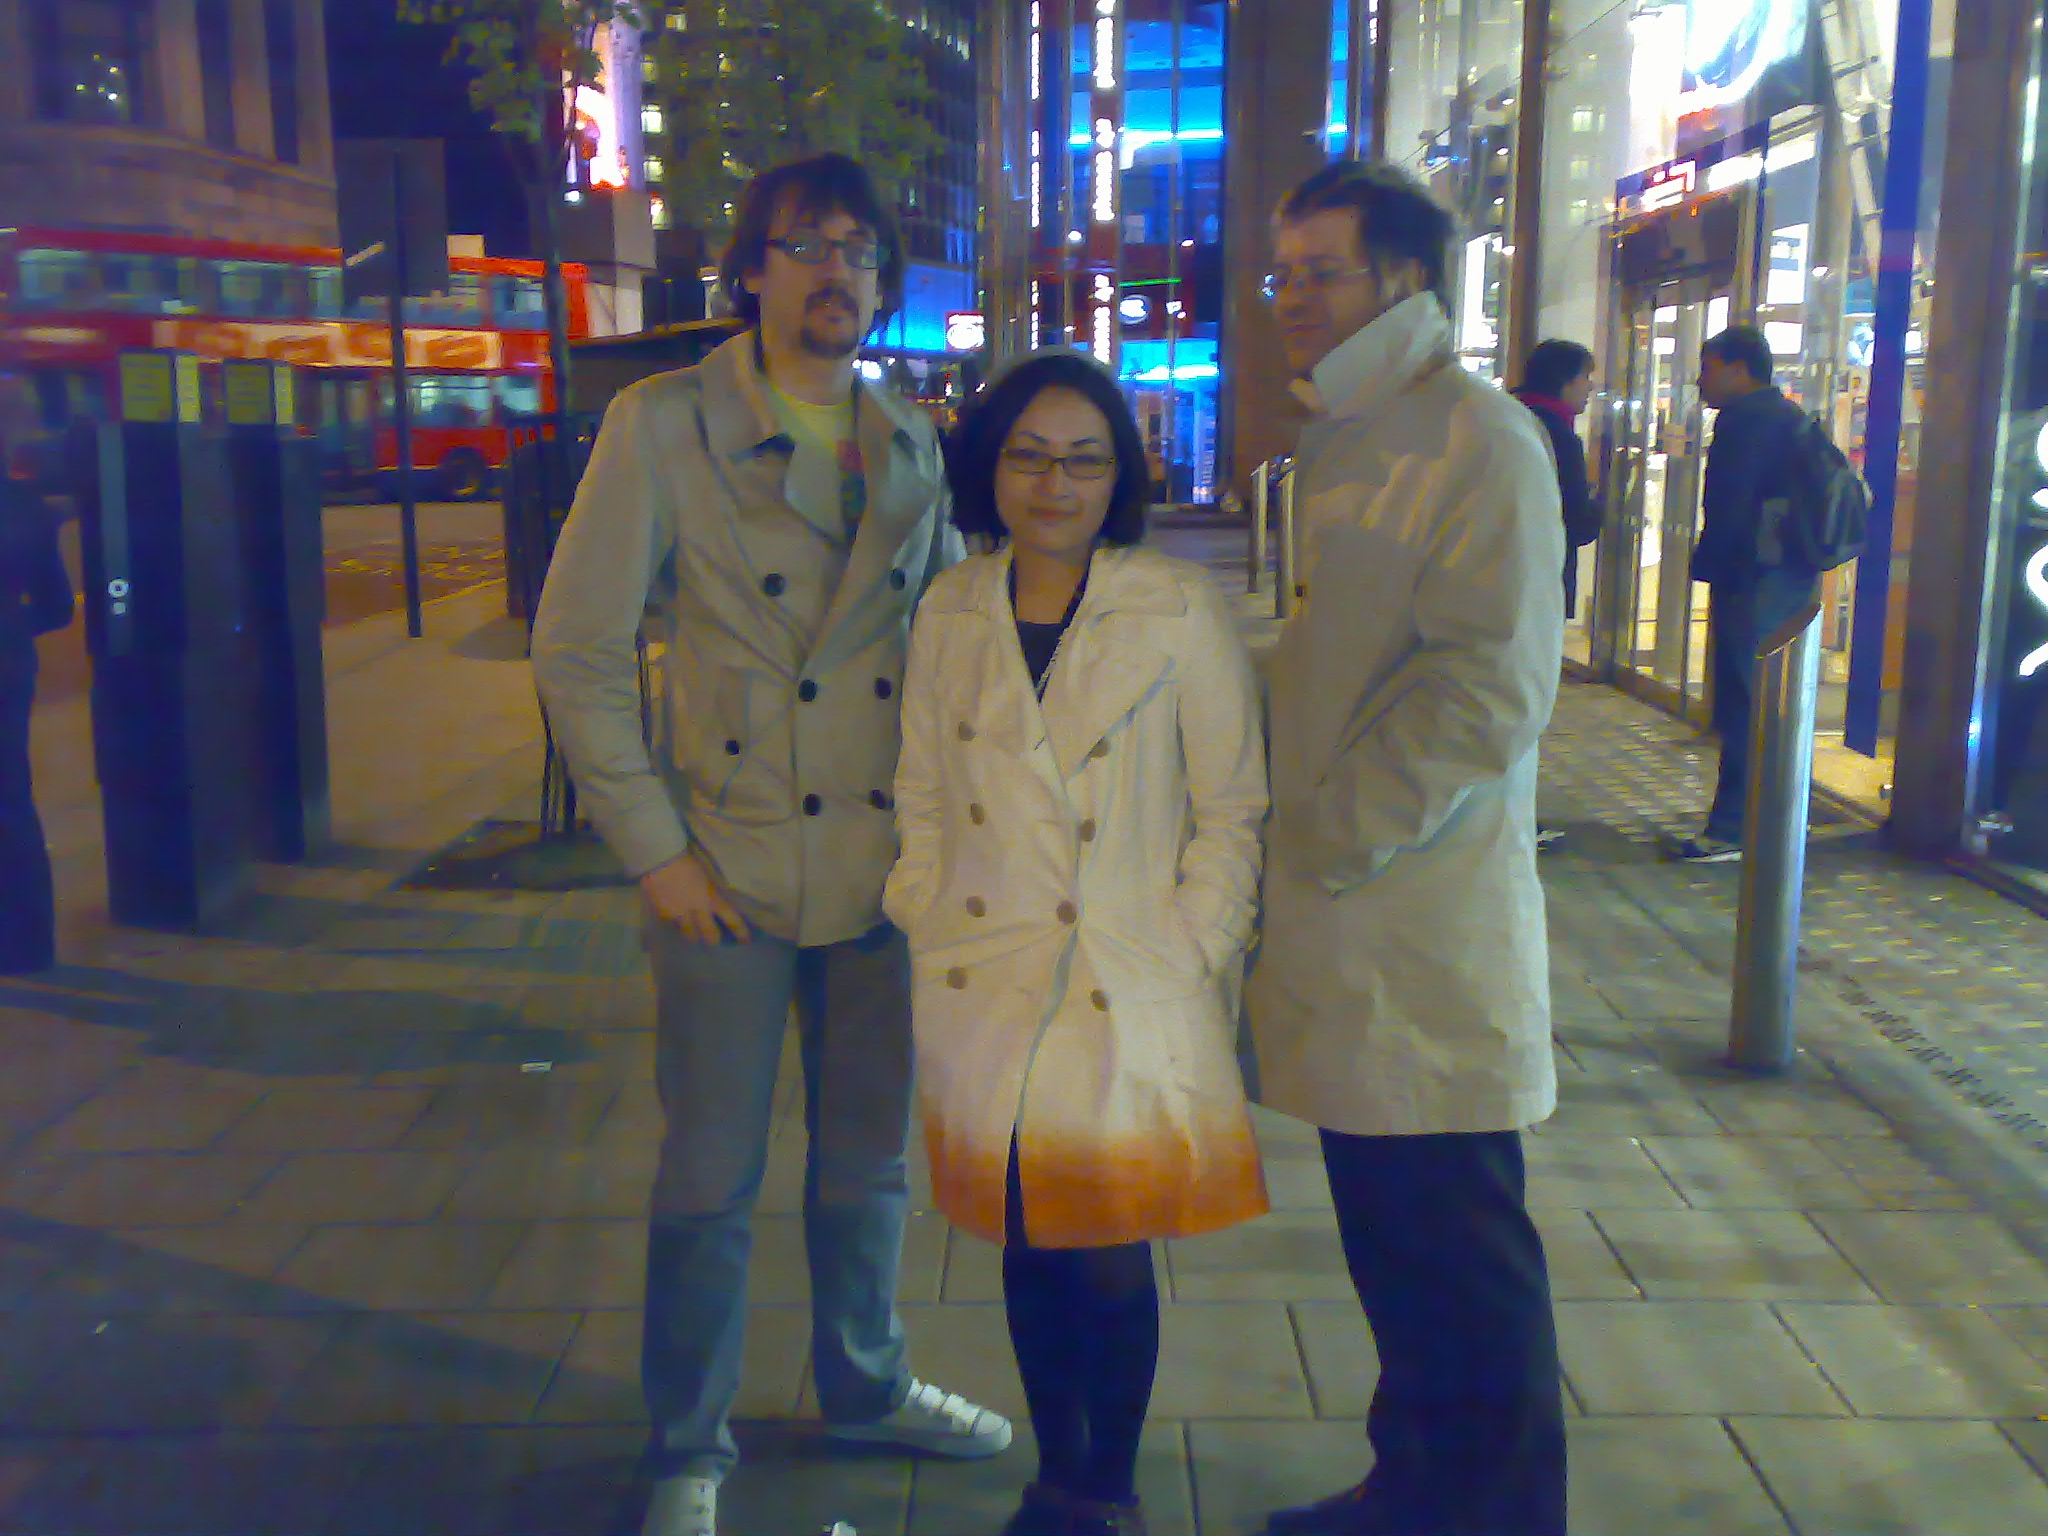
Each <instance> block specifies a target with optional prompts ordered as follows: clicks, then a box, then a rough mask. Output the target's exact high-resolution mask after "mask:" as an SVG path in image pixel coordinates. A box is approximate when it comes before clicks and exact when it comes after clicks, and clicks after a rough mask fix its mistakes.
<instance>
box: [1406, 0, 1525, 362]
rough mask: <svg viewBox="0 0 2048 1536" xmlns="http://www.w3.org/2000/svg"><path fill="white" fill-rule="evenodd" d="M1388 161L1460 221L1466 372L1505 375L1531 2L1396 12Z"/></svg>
mask: <svg viewBox="0 0 2048 1536" xmlns="http://www.w3.org/2000/svg"><path fill="white" fill-rule="evenodd" d="M1391 42H1392V47H1393V58H1392V60H1391V61H1390V65H1391V67H1390V69H1389V71H1388V82H1389V83H1388V92H1387V144H1386V158H1388V159H1389V160H1392V161H1394V162H1395V163H1396V164H1397V165H1401V166H1404V167H1406V168H1407V169H1408V170H1411V171H1413V172H1415V173H1416V174H1417V175H1418V176H1420V177H1421V178H1422V179H1423V180H1424V181H1425V182H1427V183H1428V184H1429V186H1430V188H1431V189H1432V190H1433V191H1434V192H1435V193H1436V195H1437V197H1438V198H1439V199H1440V200H1441V201H1442V202H1443V203H1444V205H1445V206H1446V207H1448V208H1449V209H1450V210H1451V211H1452V213H1453V214H1454V215H1455V216H1456V218H1457V222H1458V228H1459V231H1460V233H1461V236H1462V244H1461V246H1460V248H1459V251H1458V260H1457V270H1456V271H1455V273H1454V274H1453V275H1452V280H1451V289H1452V297H1453V307H1454V309H1455V311H1456V313H1455V314H1454V316H1453V319H1454V320H1455V321H1456V324H1457V334H1458V351H1459V355H1460V356H1461V357H1462V359H1463V360H1464V363H1465V366H1466V367H1467V368H1470V369H1472V370H1473V371H1474V372H1476V373H1480V374H1483V375H1485V376H1486V377H1488V378H1501V377H1502V376H1503V374H1504V372H1505V371H1506V364H1505V361H1504V359H1503V358H1502V357H1501V355H1500V353H1501V342H1502V334H1503V321H1504V313H1505V302H1506V284H1507V254H1508V253H1507V249H1506V248H1507V246H1508V245H1509V244H1510V243H1511V236H1510V226H1509V220H1510V218H1511V217H1512V215H1511V213H1510V202H1511V194H1512V191H1513V186H1514V159H1515V123H1516V113H1517V100H1516V97H1517V93H1518V91H1519V90H1520V87H1521V71H1522V0H1422V3H1421V4H1420V5H1414V6H1403V7H1400V8H1398V10H1397V11H1396V13H1395V18H1394V23H1393V27H1392V31H1391Z"/></svg>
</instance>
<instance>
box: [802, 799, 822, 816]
mask: <svg viewBox="0 0 2048 1536" xmlns="http://www.w3.org/2000/svg"><path fill="white" fill-rule="evenodd" d="M824 809H825V802H824V801H822V800H820V799H819V798H818V797H817V796H816V795H805V796H804V814H805V815H806V816H815V815H817V814H818V813H819V812H820V811H822V810H824Z"/></svg>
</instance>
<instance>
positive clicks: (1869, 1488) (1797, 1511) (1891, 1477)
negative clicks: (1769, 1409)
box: [1734, 1418, 2048, 1536]
mask: <svg viewBox="0 0 2048 1536" xmlns="http://www.w3.org/2000/svg"><path fill="white" fill-rule="evenodd" d="M1734 1427H1735V1433H1736V1434H1737V1436H1739V1437H1740V1439H1741V1441H1742V1445H1743V1449H1744V1450H1745V1451H1746V1452H1747V1453H1748V1455H1749V1457H1750V1459H1751V1460H1752V1461H1753V1462H1754V1463H1755V1464H1756V1466H1757V1468H1758V1470H1759V1471H1760V1472H1761V1473H1762V1474H1763V1479H1764V1482H1765V1484H1766V1485H1767V1486H1768V1487H1769V1488H1770V1490H1771V1493H1772V1494H1773V1495H1774V1496H1775V1497H1776V1498H1777V1500H1778V1501H1779V1503H1780V1504H1782V1505H1783V1506H1784V1508H1785V1510H1786V1512H1787V1513H1788V1514H1789V1515H1790V1516H1791V1517H1792V1524H1793V1527H1794V1529H1796V1530H1797V1531H1798V1533H1799V1536H2019V1533H2020V1532H2022V1531H2040V1530H2048V1483H2043V1482H2042V1480H2041V1478H2040V1477H2039V1476H2038V1475H2037V1474H2036V1473H2035V1472H2034V1470H2033V1469H2032V1468H2031V1467H2029V1466H2028V1465H2027V1462H2026V1459H2025V1458H2024V1457H2023V1456H2021V1454H2020V1453H2019V1451H2018V1449H2017V1448H2016V1447H2015V1445H2014V1443H2013V1442H2012V1440H2010V1439H2009V1438H2007V1437H2006V1436H2005V1435H2003V1434H2001V1433H2000V1432H1999V1429H1998V1426H1996V1425H1995V1424H1985V1423H1967V1422H1939V1421H1936V1422H1917V1423H1916V1422H1909V1421H1904V1420H1897V1419H1763V1418H1741V1419H1736V1420H1735V1421H1734Z"/></svg>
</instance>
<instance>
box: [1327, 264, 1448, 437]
mask: <svg viewBox="0 0 2048 1536" xmlns="http://www.w3.org/2000/svg"><path fill="white" fill-rule="evenodd" d="M1451 360H1452V346H1451V322H1450V320H1449V318H1448V317H1447V316H1446V315H1445V314H1444V311H1443V306H1442V305H1441V304H1439V303H1438V302H1437V301H1436V297H1435V295H1433V294H1427V293H1418V294H1416V295H1415V296H1414V297H1413V298H1407V299H1403V300H1402V301H1401V302H1400V303H1398V304H1396V305H1395V306H1394V307H1393V308H1392V309H1390V310H1388V311H1387V312H1386V313H1385V314H1383V315H1381V316H1380V317H1379V318H1378V319H1377V320H1374V321H1372V322H1371V323H1370V324H1368V325H1367V326H1366V327H1365V328H1364V329H1363V330H1361V331H1360V332H1359V333H1358V334H1357V335H1355V336H1353V337H1352V338H1351V339H1350V340H1349V341H1347V342H1345V343H1344V344H1343V345H1342V346H1340V347H1338V348H1337V350H1336V351H1334V352H1332V353H1331V354H1330V355H1329V356H1328V357H1326V358H1324V359H1323V360H1322V361H1321V362H1320V363H1318V364H1316V366H1315V371H1314V373H1313V374H1312V375H1311V376H1310V378H1309V380H1308V381H1307V382H1305V383H1303V382H1297V383H1296V384H1295V386H1294V391H1295V393H1296V395H1298V396H1299V397H1300V398H1301V399H1302V400H1303V401H1304V402H1306V403H1307V404H1308V406H1309V407H1310V408H1311V409H1312V410H1314V411H1315V412H1316V414H1318V415H1320V416H1332V417H1344V418H1349V417H1359V416H1370V415H1372V414H1373V413H1374V412H1375V411H1376V410H1378V409H1379V408H1380V407H1381V406H1383V405H1385V404H1386V403H1387V402H1388V401H1389V400H1392V399H1393V398H1394V397H1395V396H1397V395H1399V394H1402V393H1403V392H1404V391H1406V390H1407V389H1408V388H1409V387H1410V386H1412V385H1413V384H1415V383H1416V382H1417V381H1418V380H1420V379H1421V378H1423V377H1424V376H1425V375H1426V374H1430V373H1433V372H1435V371H1436V370H1437V369H1438V368H1441V367H1443V366H1445V365H1446V364H1447V363H1449V362H1450V361H1451Z"/></svg>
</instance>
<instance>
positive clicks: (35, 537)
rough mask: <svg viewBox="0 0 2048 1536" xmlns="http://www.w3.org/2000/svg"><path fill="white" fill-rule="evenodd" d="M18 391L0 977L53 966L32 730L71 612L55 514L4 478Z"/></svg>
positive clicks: (7, 425) (4, 729)
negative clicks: (44, 649) (54, 639)
mask: <svg viewBox="0 0 2048 1536" xmlns="http://www.w3.org/2000/svg"><path fill="white" fill-rule="evenodd" d="M14 382H15V381H12V380H8V379H0V976H20V975H26V974H28V973H29V972H32V971H46V970H48V969H49V968H50V967H51V966H53V965H55V964H56V963H57V905H56V895H55V887H54V885H53V884H52V881H51V878H50V851H49V848H48V847H47V846H46V845H45V843H44V842H43V823H42V818H41V817H39V816H38V815H37V814H36V803H35V798H34V796H33V794H32V792H31V785H30V782H29V757H28V723H29V710H30V707H31V706H32V705H33V704H34V703H35V693H36V636H38V635H43V634H48V633H49V632H50V631H52V630H57V629H62V628H63V627H64V626H65V625H67V624H69V623H70V622H71V611H72V603H73V595H72V591H71V577H70V576H69V574H68V573H67V572H66V571H65V569H64V560H63V556H62V555H61V554H60V553H59V552H58V548H57V518H56V515H55V514H54V513H53V512H52V511H51V510H50V506H49V504H48V503H47V502H45V501H44V500H43V498H42V497H40V496H38V495H37V494H36V493H35V492H34V491H33V490H31V489H30V488H29V486H28V484H27V482H25V481H21V480H16V479H14V478H13V477H12V476H11V475H10V474H9V473H8V467H9V465H10V464H11V462H12V457H11V449H10V446H9V440H10V438H17V440H18V434H19V433H20V432H21V431H22V430H24V429H25V427H26V421H25V420H24V419H19V418H23V417H24V415H25V413H24V412H22V411H21V410H20V409H19V408H18V406H16V405H14V404H12V403H11V399H12V397H11V394H10V391H9V390H8V388H7V386H9V385H10V384H13V383H14ZM10 429H12V430H10Z"/></svg>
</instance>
